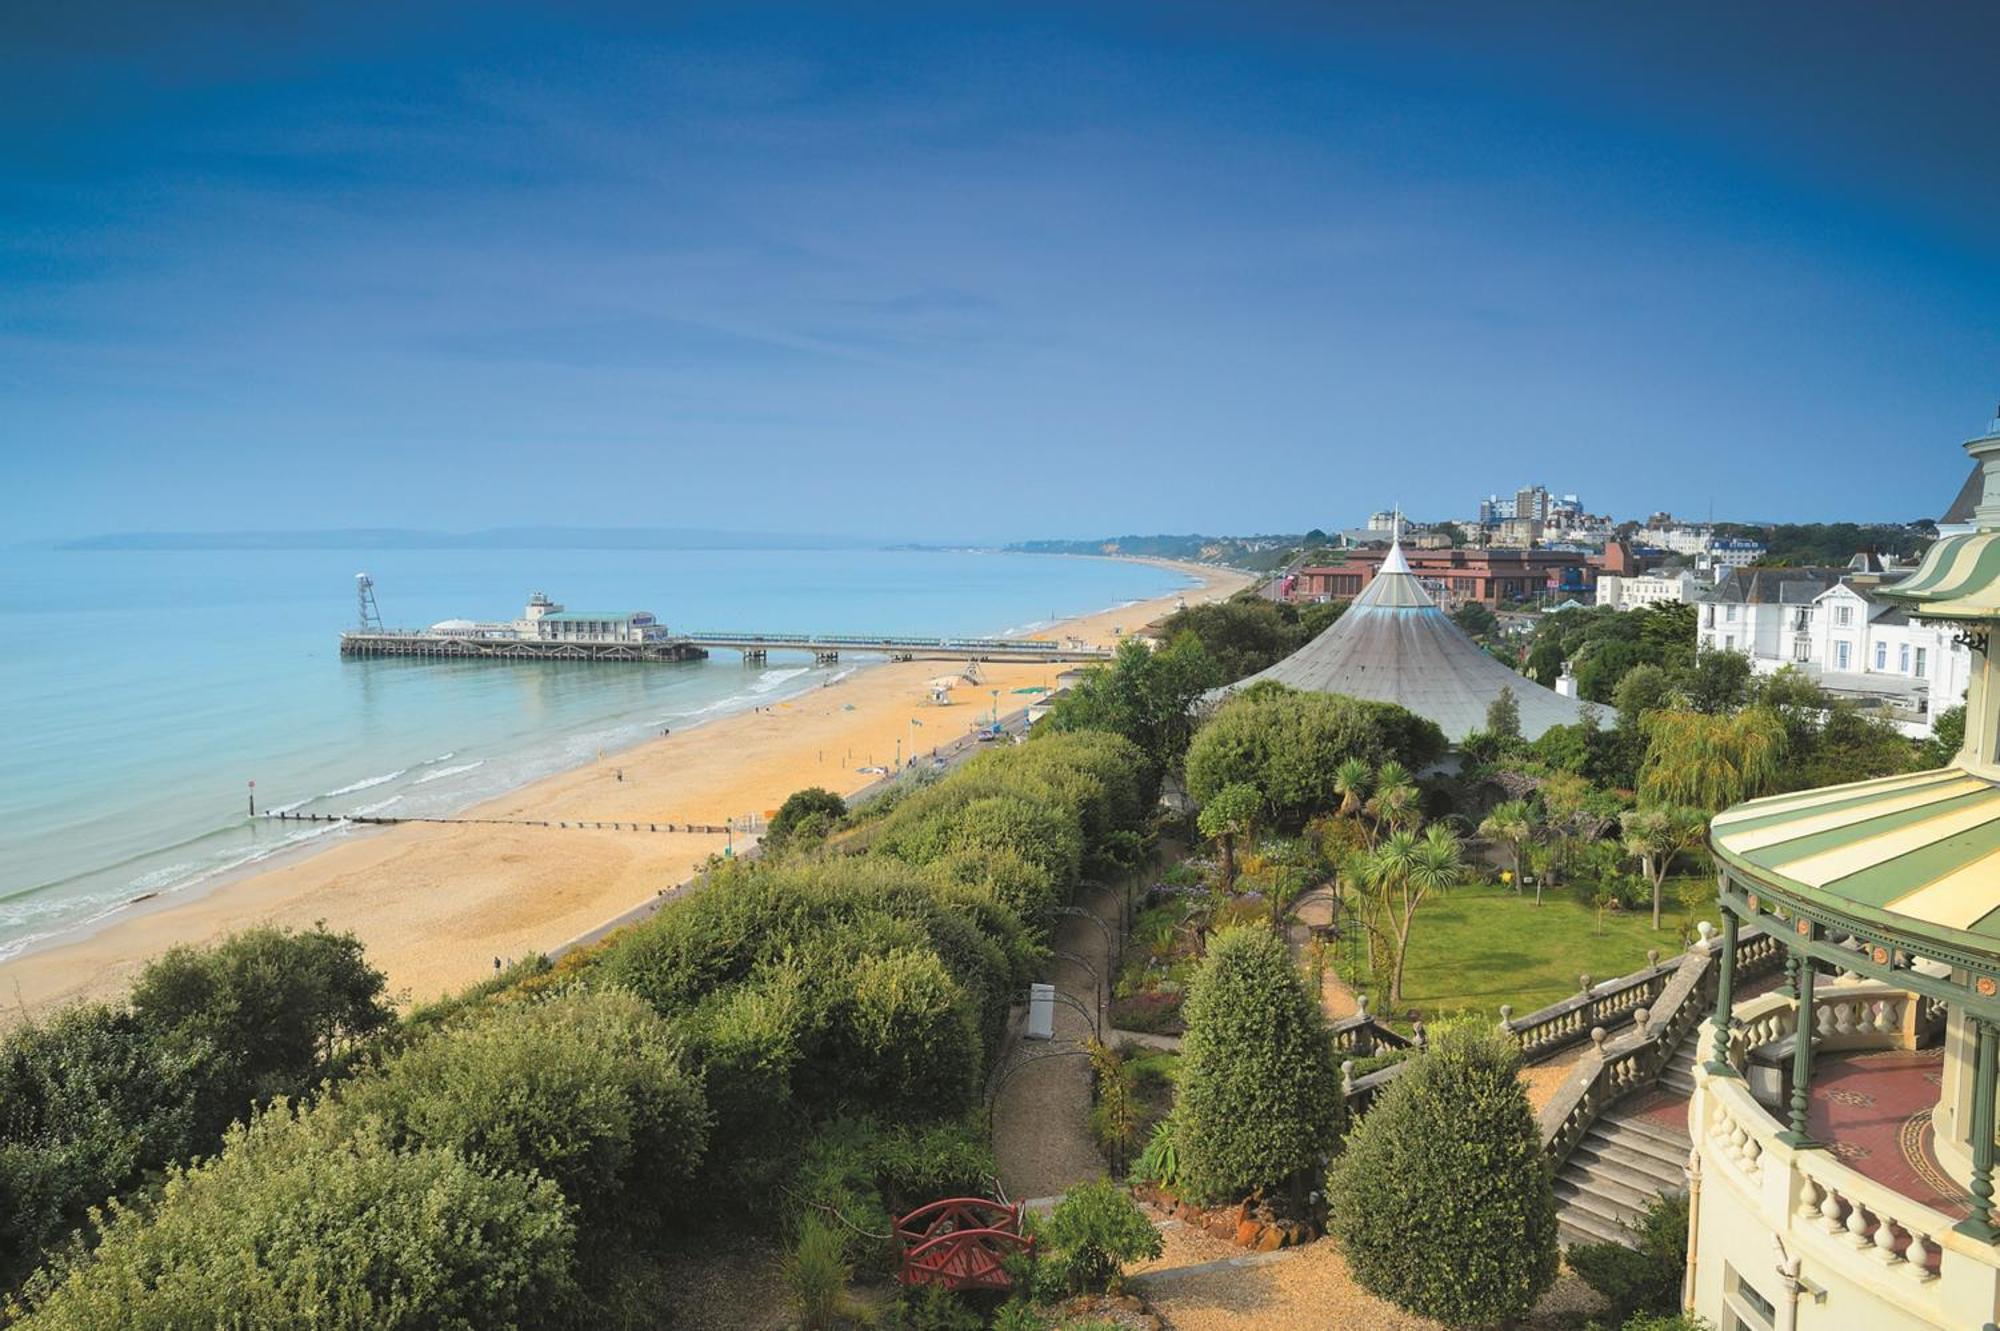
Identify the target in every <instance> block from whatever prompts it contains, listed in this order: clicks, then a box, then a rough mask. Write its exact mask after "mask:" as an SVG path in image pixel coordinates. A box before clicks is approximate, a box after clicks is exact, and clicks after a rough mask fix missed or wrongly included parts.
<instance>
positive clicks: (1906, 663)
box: [1896, 642, 1910, 675]
mask: <svg viewBox="0 0 2000 1331" xmlns="http://www.w3.org/2000/svg"><path fill="white" fill-rule="evenodd" d="M1896 669H1898V670H1900V671H1901V672H1902V673H1904V674H1906V675H1907V674H1909V673H1910V644H1909V643H1907V642H1906V643H1904V644H1903V645H1902V646H1901V647H1898V648H1897V649H1896Z"/></svg>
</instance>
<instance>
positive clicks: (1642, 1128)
mask: <svg viewBox="0 0 2000 1331" xmlns="http://www.w3.org/2000/svg"><path fill="white" fill-rule="evenodd" d="M1707 1029H1708V1028H1707V1026H1706V1025H1700V1026H1697V1027H1695V1029H1694V1031H1693V1032H1692V1033H1690V1035H1689V1037H1688V1038H1687V1039H1686V1040H1683V1041H1682V1042H1681V1045H1680V1048H1678V1049H1677V1050H1675V1052H1674V1057H1673V1058H1672V1060H1671V1061H1669V1062H1668V1064H1667V1066H1666V1068H1665V1069H1664V1070H1663V1071H1662V1072H1661V1074H1660V1083H1659V1087H1658V1089H1657V1090H1655V1091H1653V1092H1651V1093H1645V1092H1635V1093H1634V1094H1633V1095H1632V1096H1630V1097H1628V1098H1627V1100H1626V1101H1625V1102H1623V1103H1620V1104H1617V1105H1614V1106H1613V1107H1612V1108H1611V1109H1609V1110H1608V1111H1606V1112H1605V1114H1604V1115H1603V1116H1602V1117H1600V1118H1599V1119H1598V1120H1597V1122H1595V1123H1593V1124H1592V1125H1591V1127H1590V1131H1589V1132H1588V1133H1586V1134H1585V1135H1584V1138H1583V1140H1582V1141H1581V1142H1579V1143H1578V1144H1577V1148H1576V1150H1575V1151H1574V1152H1573V1153H1572V1154H1571V1155H1570V1158H1569V1160H1568V1161H1567V1162H1566V1163H1565V1164H1564V1165H1563V1167H1562V1171H1561V1172H1560V1173H1558V1174H1557V1175H1556V1228H1557V1233H1558V1234H1559V1235H1560V1237H1561V1240H1562V1242H1563V1243H1564V1244H1565V1245H1568V1244H1572V1243H1605V1242H1610V1243H1623V1244H1625V1245H1626V1246H1627V1247H1631V1246H1632V1245H1633V1236H1632V1233H1631V1231H1630V1230H1629V1229H1627V1228H1626V1226H1628V1225H1631V1224H1635V1223H1637V1222H1638V1220H1639V1217H1640V1216H1641V1215H1642V1214H1643V1213H1644V1212H1645V1209H1646V1207H1647V1205H1648V1204H1649V1203H1651V1202H1652V1200H1653V1199H1654V1198H1655V1197H1657V1196H1659V1195H1660V1194H1661V1193H1663V1192H1685V1191H1686V1190H1687V1175H1686V1174H1685V1172H1684V1171H1685V1169H1686V1166H1687V1158H1688V1151H1689V1150H1690V1149H1692V1147H1693V1145H1694V1143H1693V1141H1692V1139H1691V1138H1690V1137H1689V1136H1688V1132H1687V1128H1686V1127H1685V1126H1678V1125H1672V1124H1669V1123H1666V1122H1663V1121H1661V1120H1662V1117H1663V1116H1662V1115H1661V1114H1660V1112H1659V1110H1660V1108H1661V1106H1662V1102H1663V1101H1667V1100H1671V1101H1676V1102H1678V1103H1679V1104H1680V1105H1681V1106H1682V1107H1683V1108H1684V1107H1685V1106H1686V1104H1687V1102H1688V1100H1689V1098H1690V1097H1692V1096H1693V1094H1694V1060H1695V1054H1696V1052H1697V1051H1698V1049H1699V1047H1700V1043H1701V1035H1702V1033H1703V1032H1704V1031H1706V1030H1707Z"/></svg>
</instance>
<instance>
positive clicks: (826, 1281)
mask: <svg viewBox="0 0 2000 1331" xmlns="http://www.w3.org/2000/svg"><path fill="white" fill-rule="evenodd" d="M853 1274H854V1268H853V1267H852V1266H850V1265H849V1264H848V1261H847V1242H846V1239H845V1238H844V1236H843V1235H842V1234H841V1231H840V1228H839V1226H838V1225H836V1224H835V1223H834V1222H833V1221H832V1220H829V1219H827V1218H825V1217H823V1216H820V1215H817V1214H808V1215H806V1217H805V1218H804V1219H802V1220H801V1221H800V1222H799V1235H798V1238H797V1239H796V1240H795V1241H794V1242H793V1244H792V1249H791V1251H790V1252H788V1253H786V1254H785V1261H784V1280H785V1289H786V1290H787V1291H788V1292H789V1293H790V1294H791V1296H792V1307H793V1308H795V1309H796V1310H797V1311H798V1314H799V1324H800V1325H801V1326H803V1327H806V1328H808V1331H821V1328H824V1327H830V1326H834V1325H836V1324H837V1323H839V1322H840V1321H841V1320H842V1319H844V1318H845V1317H846V1315H847V1313H848V1311H849V1307H850V1300H849V1298H848V1294H847V1282H848V1280H849V1278H850V1277H852V1276H853Z"/></svg>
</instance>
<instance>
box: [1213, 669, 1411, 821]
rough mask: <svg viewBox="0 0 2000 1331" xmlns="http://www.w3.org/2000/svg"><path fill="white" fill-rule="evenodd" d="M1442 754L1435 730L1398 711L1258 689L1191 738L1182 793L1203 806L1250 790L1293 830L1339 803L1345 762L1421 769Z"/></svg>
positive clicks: (1341, 699) (1354, 701) (1385, 706)
mask: <svg viewBox="0 0 2000 1331" xmlns="http://www.w3.org/2000/svg"><path fill="white" fill-rule="evenodd" d="M1444 749H1445V744H1444V736H1443V734H1442V732H1440V731H1439V730H1438V728H1437V727H1436V726H1435V725H1433V724H1431V723H1430V722H1429V721H1426V720H1424V719H1423V718H1421V717H1418V716H1416V715H1414V714H1412V713H1410V712H1407V711H1405V710H1403V709H1402V708H1400V707H1395V706H1392V705H1389V704H1386V703H1373V702H1363V701H1361V700H1359V699H1356V698H1348V697H1343V696H1340V695H1337V694H1325V693H1298V692H1294V691H1292V690H1290V689H1285V688H1280V687H1277V686H1270V687H1266V686H1263V685H1259V686H1256V687H1254V688H1252V689H1249V690H1246V691H1245V692H1244V693H1242V694H1240V695H1238V696H1237V697H1235V698H1232V699H1231V700H1230V701H1229V702H1228V703H1227V704H1226V705H1225V706H1223V707H1222V708H1221V710H1219V711H1218V712H1216V713H1215V715H1214V716H1212V717H1210V718H1209V720H1208V722H1207V723H1206V724H1204V725H1203V726H1202V728H1201V730H1200V731H1199V733H1197V734H1196V735H1195V738H1194V743H1193V744H1192V745H1190V746H1189V748H1188V754H1187V790H1188V795H1189V796H1190V797H1191V798H1192V799H1193V800H1194V801H1195V802H1196V803H1197V804H1205V803H1207V802H1208V800H1209V799H1211V798H1213V796H1214V795H1215V793H1216V792H1217V791H1219V790H1221V789H1222V788H1223V787H1224V786H1229V785H1235V784H1237V783H1239V782H1240V783H1245V784H1248V785H1252V786H1255V787H1256V788H1257V789H1258V791H1259V792H1261V793H1262V795H1263V796H1264V802H1265V805H1266V808H1267V811H1268V812H1269V813H1270V814H1271V816H1272V817H1273V819H1274V820H1275V821H1276V822H1277V823H1278V824H1279V825H1281V826H1284V827H1298V826H1301V825H1303V824H1304V823H1305V822H1306V820H1307V819H1309V818H1311V817H1312V816H1313V815H1314V814H1316V813H1323V812H1326V811H1327V810H1330V809H1332V808H1334V807H1336V806H1337V805H1338V804H1339V803H1340V802H1341V800H1342V799H1343V796H1342V794H1341V793H1340V791H1339V790H1338V789H1337V788H1336V784H1335V776H1336V774H1337V773H1338V772H1339V771H1340V768H1341V764H1342V763H1343V762H1345V761H1346V760H1348V759H1350V758H1358V759H1361V760H1362V761H1363V762H1365V763H1367V764H1368V765H1369V766H1371V767H1372V766H1375V765H1378V764H1381V763H1383V762H1387V761H1395V762H1399V763H1403V764H1407V765H1409V766H1410V767H1414V768H1422V767H1425V766H1428V765H1429V764H1430V763H1431V762H1433V761H1434V760H1436V759H1437V758H1438V757H1439V756H1441V755H1442V754H1443V752H1444Z"/></svg>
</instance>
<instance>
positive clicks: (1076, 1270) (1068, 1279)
mask: <svg viewBox="0 0 2000 1331" xmlns="http://www.w3.org/2000/svg"><path fill="white" fill-rule="evenodd" d="M1042 1238H1043V1239H1044V1240H1046V1241H1047V1243H1048V1245H1049V1247H1050V1249H1051V1250H1052V1251H1051V1252H1050V1254H1049V1257H1048V1258H1047V1260H1048V1261H1050V1262H1052V1263H1053V1265H1054V1267H1055V1269H1056V1270H1057V1271H1059V1272H1060V1273H1061V1275H1062V1279H1063V1281H1064V1283H1065V1284H1066V1285H1067V1286H1068V1288H1069V1290H1070V1292H1071V1293H1079V1292H1082V1291H1084V1290H1101V1289H1105V1288H1107V1287H1110V1286H1115V1285H1116V1284H1117V1283H1118V1280H1119V1275H1120V1272H1121V1271H1122V1270H1123V1269H1124V1266H1125V1264H1126V1263H1127V1262H1137V1261H1144V1260H1146V1259H1147V1258H1151V1257H1158V1256H1159V1255H1160V1252H1161V1250H1162V1248H1163V1246H1164V1245H1163V1243H1162V1241H1161V1239H1160V1231H1159V1230H1157V1229H1155V1228H1153V1222H1152V1221H1150V1220H1148V1219H1147V1218H1146V1213H1145V1212H1144V1211H1141V1210H1140V1209H1139V1206H1138V1204H1137V1203H1136V1202H1134V1201H1133V1200H1132V1198H1131V1197H1130V1196H1129V1195H1128V1194H1127V1193H1126V1192H1125V1190H1124V1189H1123V1188H1120V1187H1119V1186H1117V1185H1116V1184H1114V1183H1108V1182H1106V1181H1104V1180H1102V1179H1100V1180H1098V1181H1097V1182H1095V1183H1079V1184H1077V1185H1076V1186H1075V1187H1073V1188H1071V1189H1070V1190H1069V1191H1068V1192H1065V1193H1064V1194H1063V1195H1062V1200H1061V1201H1059V1202H1057V1203H1056V1205H1055V1209H1054V1210H1052V1211H1050V1212H1049V1218H1048V1220H1047V1221H1045V1222H1044V1223H1043V1226H1042Z"/></svg>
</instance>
